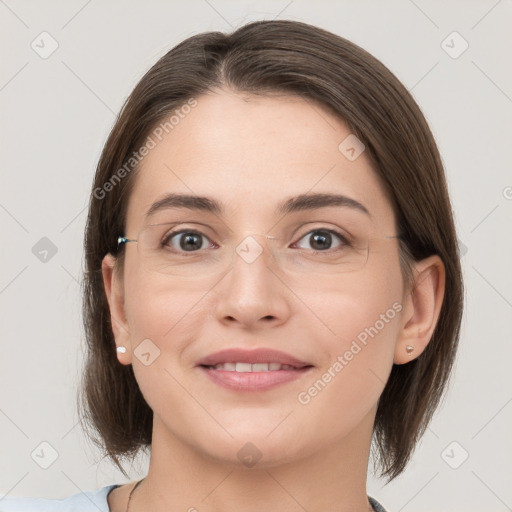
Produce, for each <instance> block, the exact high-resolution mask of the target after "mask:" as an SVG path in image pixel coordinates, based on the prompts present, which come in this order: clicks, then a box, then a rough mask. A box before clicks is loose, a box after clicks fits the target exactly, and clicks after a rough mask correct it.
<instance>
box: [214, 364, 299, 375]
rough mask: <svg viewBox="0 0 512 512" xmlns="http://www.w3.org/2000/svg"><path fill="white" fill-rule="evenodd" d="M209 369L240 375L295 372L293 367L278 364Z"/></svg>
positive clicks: (228, 366) (226, 365)
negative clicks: (284, 371)
mask: <svg viewBox="0 0 512 512" xmlns="http://www.w3.org/2000/svg"><path fill="white" fill-rule="evenodd" d="M211 368H214V369H215V370H224V371H228V372H241V373H248V372H268V371H271V372H274V371H278V370H295V367H294V366H291V365H289V364H280V363H253V364H251V363H219V364H217V365H215V366H212V367H211Z"/></svg>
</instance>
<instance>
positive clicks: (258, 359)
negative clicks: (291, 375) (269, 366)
mask: <svg viewBox="0 0 512 512" xmlns="http://www.w3.org/2000/svg"><path fill="white" fill-rule="evenodd" d="M221 363H280V364H287V365H290V366H295V367H296V368H302V367H304V366H312V365H311V363H308V362H305V361H301V360H299V359H297V358H295V357H293V356H291V355H290V354H286V353H285V352H281V351H280V350H274V349H272V348H258V349H253V350H247V349H241V348H228V349H225V350H221V351H219V352H215V353H213V354H210V355H208V356H206V357H204V358H202V359H201V360H199V361H198V363H197V365H198V366H215V365H217V364H221Z"/></svg>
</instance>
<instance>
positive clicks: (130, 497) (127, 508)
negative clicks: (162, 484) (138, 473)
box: [126, 478, 144, 512]
mask: <svg viewBox="0 0 512 512" xmlns="http://www.w3.org/2000/svg"><path fill="white" fill-rule="evenodd" d="M143 480H144V478H143V479H142V480H139V481H138V482H137V483H136V484H135V486H134V487H133V489H132V490H131V491H130V494H129V496H128V504H127V505H126V512H128V511H129V509H130V501H131V499H132V494H133V491H135V489H137V487H139V485H140V484H141V483H142V481H143Z"/></svg>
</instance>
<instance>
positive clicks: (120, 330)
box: [101, 253, 132, 365]
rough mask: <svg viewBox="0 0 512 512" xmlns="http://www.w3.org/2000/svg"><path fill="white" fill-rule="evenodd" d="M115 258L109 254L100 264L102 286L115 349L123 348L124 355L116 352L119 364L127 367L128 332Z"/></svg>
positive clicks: (120, 279) (129, 355)
mask: <svg viewBox="0 0 512 512" xmlns="http://www.w3.org/2000/svg"><path fill="white" fill-rule="evenodd" d="M115 263H116V258H115V257H114V256H112V255H111V254H110V253H109V254H107V255H106V256H105V257H104V258H103V261H102V262H101V272H102V275H103V284H104V286H105V294H106V296H107V300H108V305H109V309H110V321H111V324H112V331H113V333H114V338H115V342H116V347H120V346H124V347H125V348H126V352H125V353H124V354H122V353H119V352H117V359H118V360H119V362H120V363H121V364H124V365H128V364H131V361H132V353H131V344H130V330H129V328H128V322H127V321H126V314H125V309H124V286H123V282H122V278H121V276H120V275H119V272H117V271H116V268H115Z"/></svg>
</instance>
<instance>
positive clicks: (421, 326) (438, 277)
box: [393, 255, 446, 364]
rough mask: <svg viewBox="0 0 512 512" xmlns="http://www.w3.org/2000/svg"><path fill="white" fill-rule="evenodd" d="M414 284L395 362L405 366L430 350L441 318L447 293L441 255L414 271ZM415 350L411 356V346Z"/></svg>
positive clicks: (429, 259) (419, 265) (420, 264)
mask: <svg viewBox="0 0 512 512" xmlns="http://www.w3.org/2000/svg"><path fill="white" fill-rule="evenodd" d="M413 275H414V282H413V283H412V285H411V290H410V291H409V293H408V294H407V296H406V298H405V300H404V310H403V311H404V312H403V316H402V318H403V325H402V328H401V330H400V333H399V335H398V339H397V343H396V346H395V355H394V360H393V361H394V363H395V364H405V363H408V362H409V361H412V360H413V359H415V358H416V357H418V356H419V355H420V354H421V353H422V352H423V351H424V350H425V348H426V346H427V345H428V343H429V342H430V339H431V338H432V334H433V332H434V329H435V327H436V324H437V320H438V319H439V313H440V312H441V306H442V304H443V298H444V290H445V281H446V275H445V268H444V264H443V262H442V260H441V258H440V257H439V256H437V255H433V256H430V257H428V258H426V259H424V260H421V261H420V262H418V263H417V264H416V265H415V268H414V274H413ZM408 346H409V347H413V350H412V351H411V352H410V353H408V351H407V347H408Z"/></svg>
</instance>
